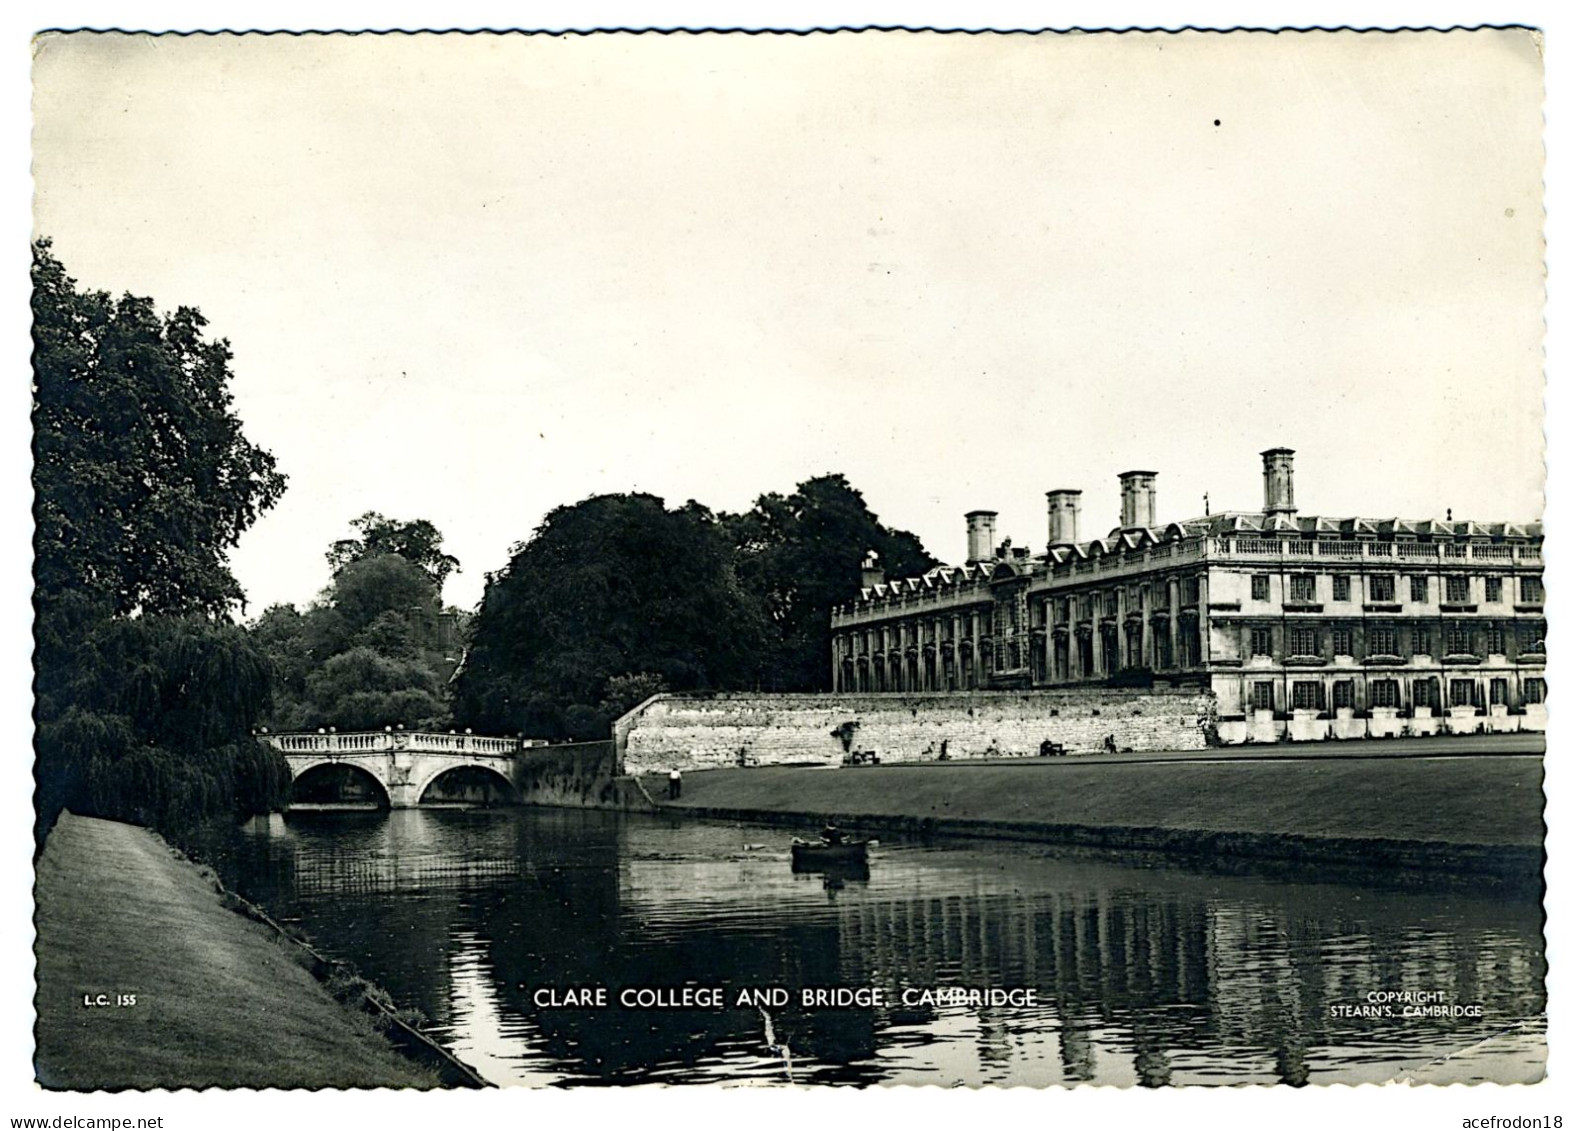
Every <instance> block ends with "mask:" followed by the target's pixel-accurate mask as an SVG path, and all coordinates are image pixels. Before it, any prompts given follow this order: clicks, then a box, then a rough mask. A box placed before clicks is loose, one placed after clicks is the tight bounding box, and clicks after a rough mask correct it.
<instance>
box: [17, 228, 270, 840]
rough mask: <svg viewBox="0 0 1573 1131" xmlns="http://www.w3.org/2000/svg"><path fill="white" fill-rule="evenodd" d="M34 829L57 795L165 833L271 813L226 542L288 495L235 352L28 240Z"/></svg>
mask: <svg viewBox="0 0 1573 1131" xmlns="http://www.w3.org/2000/svg"><path fill="white" fill-rule="evenodd" d="M32 279H33V296H32V308H33V431H34V441H33V455H34V462H33V491H34V504H33V516H34V521H35V527H34V535H33V551H34V566H33V569H34V609H35V614H36V615H35V621H34V633H35V641H36V645H37V647H36V649H35V653H34V664H35V674H36V680H35V701H34V714H35V722H36V724H37V739H36V747H37V756H38V760H37V767H36V769H37V777H38V803H39V806H38V816H39V826H38V828H39V832H40V834H42V832H43V831H46V830H47V829H48V828H49V827H50V826H51V825H52V824H53V822H54V818H55V816H56V815H57V814H58V812H59V810H60V808H61V807H62V806H67V805H69V806H72V807H74V808H77V809H79V810H80V811H82V812H85V813H94V814H98V815H101V816H106V817H116V818H120V819H125V820H132V821H138V822H141V823H148V824H156V825H159V826H161V827H165V828H166V829H167V828H168V827H170V825H171V824H172V823H183V822H188V821H195V820H202V819H205V818H207V817H212V816H218V815H221V814H244V813H254V812H260V811H264V810H266V809H268V808H270V807H275V806H277V805H278V804H279V803H280V802H281V801H282V793H281V790H282V789H284V788H286V787H287V783H288V770H287V769H286V768H285V766H284V763H283V761H282V759H280V758H279V757H278V756H277V755H276V754H275V753H274V752H273V751H271V750H269V749H266V748H264V747H262V746H260V745H259V744H258V743H256V742H255V741H253V740H252V738H251V736H250V734H251V727H252V724H253V722H254V721H255V719H256V717H257V715H258V713H259V712H260V711H261V710H262V709H263V706H264V704H265V703H266V701H267V698H268V694H269V682H268V667H267V664H266V661H265V660H264V659H263V658H262V656H261V654H260V653H259V652H257V650H256V649H254V648H253V647H252V646H251V644H250V643H249V641H248V640H247V639H246V638H245V636H244V635H243V634H242V633H241V632H240V631H239V630H238V629H236V628H234V627H233V626H231V625H229V624H227V623H224V621H223V617H224V616H225V614H227V613H228V611H229V610H230V609H232V608H233V607H234V606H236V605H237V604H239V603H241V601H242V594H241V591H240V587H239V585H238V584H237V583H236V581H235V579H234V576H233V575H232V574H231V573H230V571H229V567H228V564H227V561H226V553H227V551H228V550H229V549H230V548H231V547H233V546H234V545H235V543H236V542H237V540H238V539H239V537H240V535H241V534H242V533H243V532H244V531H245V530H246V529H247V528H248V527H250V526H251V525H252V523H254V522H255V521H256V520H257V518H258V516H260V515H261V513H262V512H263V511H264V510H266V509H267V508H268V507H271V506H272V505H273V504H274V503H275V502H276V501H277V500H278V498H279V496H280V495H281V494H282V492H283V490H284V477H283V476H282V475H281V474H279V472H278V471H277V469H276V467H275V465H274V460H273V457H272V456H271V455H269V454H268V453H267V452H266V451H263V450H262V449H260V448H258V447H256V446H255V445H253V444H252V443H250V442H249V441H248V440H247V439H246V438H245V436H244V435H243V434H242V432H241V426H240V421H239V419H238V418H237V417H236V416H235V415H234V413H233V412H232V411H231V397H230V393H229V380H230V371H229V361H230V352H229V347H228V345H227V344H226V343H225V342H223V341H208V340H205V339H204V338H203V337H202V331H203V329H204V328H205V326H206V322H205V321H204V319H203V318H202V315H201V314H200V313H198V312H197V311H196V310H193V309H190V308H186V307H182V308H180V309H179V310H176V311H175V312H174V313H173V314H170V315H166V316H160V315H159V314H158V313H157V311H156V310H155V309H154V307H153V303H152V301H151V300H150V299H146V298H137V297H134V296H131V295H125V296H122V297H121V298H119V299H112V298H110V296H109V295H107V294H104V293H101V292H87V291H82V290H79V289H78V288H77V285H76V283H75V281H74V280H73V279H71V278H70V277H69V276H68V275H67V274H66V272H65V268H64V267H63V266H62V265H61V264H60V262H59V261H58V260H56V259H55V258H54V256H53V254H52V252H51V250H50V245H49V243H48V241H39V242H38V243H36V244H35V245H34V247H33V267H32Z"/></svg>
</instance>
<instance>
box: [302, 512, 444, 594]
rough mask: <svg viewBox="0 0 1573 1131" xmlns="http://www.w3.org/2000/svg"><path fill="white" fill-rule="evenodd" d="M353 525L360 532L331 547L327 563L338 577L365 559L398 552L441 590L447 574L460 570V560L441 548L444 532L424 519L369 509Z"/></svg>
mask: <svg viewBox="0 0 1573 1131" xmlns="http://www.w3.org/2000/svg"><path fill="white" fill-rule="evenodd" d="M350 525H351V526H353V527H354V528H355V529H356V531H358V535H357V536H356V537H354V538H342V539H340V540H339V541H337V542H335V543H333V545H332V546H330V547H329V548H328V564H329V565H330V566H332V567H333V573H334V575H335V576H337V575H338V573H339V572H340V571H341V570H343V569H344V567H345V566H348V565H350V564H351V563H353V562H358V561H361V560H362V559H364V558H374V557H378V556H379V555H383V554H398V555H399V556H400V557H401V558H403V559H404V560H405V561H407V562H409V563H410V564H411V565H415V566H419V567H420V568H421V569H422V570H424V571H425V572H426V575H427V576H428V577H430V578H431V579H432V583H433V584H435V585H436V586H437V591H438V592H439V593H441V592H442V587H443V583H444V582H446V581H447V580H448V575H449V574H451V573H457V572H458V570H459V559H458V558H456V557H454V556H453V555H452V554H445V553H443V551H442V532H441V531H439V530H438V529H437V528H436V527H435V526H434V525H432V523H431V522H429V521H427V520H426V519H424V518H418V519H415V520H413V521H411V522H401V521H399V520H398V519H392V518H385V517H384V516H382V515H380V514H378V513H377V512H376V511H367V512H366V513H365V514H363V515H361V516H360V517H359V518H357V519H355V520H353V521H352V522H351V523H350Z"/></svg>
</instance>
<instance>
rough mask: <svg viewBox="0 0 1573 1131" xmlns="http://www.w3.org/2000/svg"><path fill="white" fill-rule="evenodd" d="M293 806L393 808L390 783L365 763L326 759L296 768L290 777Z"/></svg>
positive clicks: (290, 801)
mask: <svg viewBox="0 0 1573 1131" xmlns="http://www.w3.org/2000/svg"><path fill="white" fill-rule="evenodd" d="M289 803H290V805H291V806H292V807H293V806H297V805H335V804H338V805H343V804H366V803H371V804H375V805H376V806H377V808H379V809H389V808H392V804H393V802H392V799H391V798H390V797H389V795H388V786H387V783H386V782H384V781H383V780H382V779H381V778H380V777H378V776H377V775H376V774H375V773H373V772H372V771H371V770H369V769H367V768H366V767H365V766H360V765H357V764H356V763H354V762H347V761H341V760H336V759H335V760H330V759H324V760H323V761H321V762H316V763H314V764H312V765H310V766H307V767H305V768H304V769H301V770H297V771H296V772H295V775H294V777H292V778H291V779H290V786H289Z"/></svg>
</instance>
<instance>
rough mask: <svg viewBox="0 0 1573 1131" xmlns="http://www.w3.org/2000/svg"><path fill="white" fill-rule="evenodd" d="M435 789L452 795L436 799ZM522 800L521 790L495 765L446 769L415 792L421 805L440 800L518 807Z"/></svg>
mask: <svg viewBox="0 0 1573 1131" xmlns="http://www.w3.org/2000/svg"><path fill="white" fill-rule="evenodd" d="M433 790H438V792H447V793H450V794H451V795H452V796H448V797H433V796H432V791H433ZM520 800H521V798H520V796H519V790H518V788H517V787H516V786H515V785H514V784H513V782H511V781H509V780H508V778H507V777H506V776H505V775H504V774H502V773H501V772H499V771H498V770H497V769H495V768H493V767H491V766H484V765H477V764H475V763H464V764H461V765H456V766H445V767H443V768H442V769H439V770H437V771H436V772H435V773H433V774H431V775H430V776H429V777H427V778H426V780H425V781H424V782H422V783H421V785H420V788H419V789H418V790H416V792H415V803H416V804H417V805H426V804H431V803H434V802H439V801H455V802H465V803H470V804H481V805H517V804H519V802H520Z"/></svg>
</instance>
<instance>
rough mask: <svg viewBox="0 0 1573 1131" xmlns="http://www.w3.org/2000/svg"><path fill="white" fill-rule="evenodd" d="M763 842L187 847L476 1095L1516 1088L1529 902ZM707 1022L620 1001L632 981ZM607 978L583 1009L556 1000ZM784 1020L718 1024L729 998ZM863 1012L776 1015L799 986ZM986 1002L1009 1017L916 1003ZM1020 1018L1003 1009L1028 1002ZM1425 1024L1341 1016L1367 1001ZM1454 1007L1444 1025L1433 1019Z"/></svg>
mask: <svg viewBox="0 0 1573 1131" xmlns="http://www.w3.org/2000/svg"><path fill="white" fill-rule="evenodd" d="M789 839H790V837H789V834H787V833H784V832H783V831H782V830H779V829H769V828H761V827H757V826H738V825H735V824H731V823H723V822H713V821H698V820H681V821H679V820H676V819H670V818H665V817H656V816H648V817H646V816H620V815H615V814H604V813H596V812H584V811H575V810H554V809H498V810H475V811H453V810H421V809H415V810H404V811H398V812H392V813H389V812H381V813H311V814H292V815H290V816H289V817H288V818H287V819H285V818H281V817H274V818H272V819H270V820H266V821H260V820H259V821H255V822H252V823H251V824H250V825H247V826H245V827H243V828H242V829H240V830H237V831H234V832H233V833H230V834H225V835H223V836H221V837H217V838H216V839H212V840H210V841H209V842H208V843H206V844H205V845H203V846H201V850H202V853H203V855H204V856H205V857H206V858H208V859H209V860H210V861H211V862H212V863H213V864H214V865H215V867H216V868H217V870H218V871H219V872H220V874H221V875H222V876H223V878H224V880H225V882H226V883H228V884H229V885H231V886H232V887H234V888H235V889H236V890H238V891H240V892H242V893H243V894H245V895H247V896H248V897H249V898H251V899H253V900H255V901H257V902H259V903H261V904H263V905H264V906H266V907H267V908H268V909H269V910H270V911H272V912H273V913H274V914H275V915H276V916H278V917H280V918H282V919H284V920H286V921H291V922H296V923H299V925H300V926H301V927H303V928H304V930H305V931H306V932H307V934H309V935H310V936H311V938H312V939H313V941H314V942H315V943H316V944H317V945H318V946H319V947H320V948H321V949H322V950H324V951H325V952H327V953H328V954H330V955H332V956H334V957H337V958H342V959H347V960H349V961H351V962H353V963H354V964H355V966H356V967H357V968H358V969H359V970H360V972H361V973H362V974H364V975H365V976H366V977H368V978H370V979H371V980H372V981H374V982H376V983H377V984H379V985H381V986H382V987H384V988H385V989H386V990H388V991H389V992H390V993H391V994H392V995H393V997H394V999H395V1000H396V1001H397V1002H398V1003H399V1005H400V1006H402V1007H405V1008H410V1007H414V1008H415V1009H418V1010H419V1011H420V1012H421V1013H422V1014H424V1015H425V1017H426V1019H427V1020H426V1029H427V1031H428V1032H429V1033H430V1034H431V1035H432V1036H433V1037H434V1038H435V1039H437V1040H438V1041H440V1042H442V1043H443V1044H445V1045H446V1046H447V1047H449V1048H450V1049H451V1050H452V1051H453V1052H454V1053H456V1054H457V1055H458V1056H459V1057H460V1058H461V1059H463V1060H464V1061H466V1062H467V1063H469V1064H470V1065H472V1066H473V1067H474V1068H475V1069H476V1070H477V1071H479V1072H480V1073H481V1074H482V1075H483V1076H485V1077H486V1078H488V1079H490V1080H492V1081H494V1082H496V1083H499V1084H532V1085H541V1084H563V1085H568V1084H574V1085H577V1084H626V1083H652V1082H663V1083H704V1082H714V1081H731V1082H736V1081H744V1080H754V1081H764V1082H779V1083H785V1082H787V1081H789V1080H790V1081H794V1082H797V1083H834V1084H853V1085H857V1084H874V1083H902V1084H945V1085H951V1084H956V1083H962V1084H1031V1085H1044V1084H1055V1083H1063V1084H1073V1083H1082V1082H1091V1083H1099V1084H1140V1085H1149V1086H1153V1085H1165V1084H1235V1083H1275V1082H1287V1083H1292V1084H1299V1083H1306V1082H1310V1083H1332V1082H1349V1083H1354V1082H1359V1081H1366V1080H1374V1081H1380V1080H1388V1079H1393V1078H1395V1077H1402V1076H1405V1075H1406V1074H1412V1073H1418V1078H1420V1079H1429V1080H1452V1079H1464V1080H1470V1079H1494V1080H1500V1081H1509V1080H1534V1079H1537V1078H1539V1077H1540V1076H1541V1075H1542V1074H1543V1071H1544V1060H1545V1029H1544V1023H1543V1016H1544V1010H1545V958H1544V945H1543V941H1542V931H1541V927H1542V914H1541V910H1540V905H1539V902H1538V898H1536V897H1535V896H1532V895H1528V894H1522V893H1521V894H1517V895H1515V894H1504V893H1501V892H1493V891H1485V890H1481V889H1472V888H1468V887H1461V886H1459V885H1456V884H1442V883H1439V882H1433V881H1424V880H1418V881H1417V880H1414V879H1412V878H1411V879H1410V880H1408V881H1407V882H1403V883H1395V882H1392V881H1391V879H1390V878H1385V879H1379V878H1376V877H1371V878H1350V877H1349V876H1347V875H1343V876H1339V877H1337V878H1331V877H1326V876H1323V877H1320V878H1316V877H1312V878H1307V877H1306V876H1305V874H1304V870H1303V869H1302V870H1301V871H1300V873H1299V874H1298V875H1296V876H1295V877H1294V878H1292V879H1291V878H1287V877H1284V876H1282V875H1279V876H1274V875H1272V874H1268V873H1265V872H1262V871H1259V870H1251V869H1245V870H1242V869H1241V867H1240V866H1239V865H1234V866H1232V867H1231V870H1230V871H1228V872H1223V871H1217V870H1210V869H1207V868H1204V867H1201V866H1195V865H1185V864H1180V863H1176V862H1174V861H1173V860H1165V859H1161V858H1156V857H1145V858H1137V859H1132V858H1131V857H1129V856H1128V855H1127V856H1123V857H1122V856H1116V855H1113V854H1108V853H1090V852H1085V851H1076V850H1069V849H1059V848H1053V847H1050V846H1043V845H1032V844H1019V843H1012V842H1005V841H947V842H943V843H941V842H935V843H930V844H924V843H917V842H899V841H885V842H884V843H882V844H880V845H879V846H878V847H877V848H875V849H874V850H873V851H872V853H871V856H872V865H871V867H870V869H869V871H868V873H867V878H866V879H862V878H857V877H848V876H834V875H823V874H815V873H809V874H802V875H797V874H794V873H793V872H792V870H791V867H790V862H789V859H788V852H787V848H786V845H787V843H788V842H789ZM685 985H686V986H689V987H690V988H692V989H699V988H705V989H717V988H719V989H720V990H721V991H722V992H723V995H724V999H725V1002H726V1004H725V1005H723V1006H722V1007H721V1008H714V1009H710V1008H705V1009H657V1008H633V1009H629V1008H622V1007H620V1006H619V1005H618V1004H617V1003H618V1000H619V997H620V996H621V992H622V991H623V990H625V989H628V988H630V987H639V988H647V989H649V988H662V989H665V990H668V991H670V990H672V989H674V988H677V987H682V986H685ZM597 987H600V988H604V989H605V991H606V994H607V999H608V1005H607V1006H606V1007H603V1008H593V1007H592V1008H574V1007H568V1008H565V1007H562V1006H561V1005H560V1004H557V1003H560V1002H562V1001H563V1000H564V999H565V998H567V996H568V994H567V991H568V990H570V989H589V990H591V991H592V992H593V989H594V988H597ZM745 987H746V988H750V989H757V988H761V987H782V988H786V989H787V990H788V991H790V993H791V994H792V1001H791V1002H790V1003H788V1004H786V1005H784V1006H781V1005H774V1006H771V1007H770V1008H760V1007H757V1006H745V1007H737V1006H735V1005H733V1004H732V1003H733V1001H735V999H736V997H737V994H738V992H739V991H740V990H741V989H743V988H745ZM804 987H809V988H825V987H849V988H853V989H862V990H864V991H865V994H866V993H867V992H868V991H870V990H872V989H874V988H876V987H877V988H879V990H880V992H881V993H882V995H883V996H884V1001H883V1003H882V1004H879V1005H863V1006H856V1005H854V1006H852V1007H849V1008H812V1009H810V1008H803V1007H802V1005H801V1003H800V998H799V996H798V995H799V992H800V991H801V990H802V989H803V988H804ZM956 988H961V989H983V988H995V989H1008V990H1015V991H1018V992H1017V993H1016V995H1015V999H1016V1001H1015V1004H1011V1003H1010V1002H1005V1003H1001V1004H987V1003H981V1004H980V1003H976V1002H973V1001H967V1000H960V1001H936V1000H934V999H933V998H932V996H928V997H926V996H924V994H923V991H925V990H935V989H941V990H945V989H956ZM1027 990H1031V991H1034V994H1035V1001H1033V1002H1032V1003H1030V1004H1029V1003H1026V1002H1025V1000H1024V999H1025V998H1026V996H1027V995H1026V994H1025V991H1027ZM1404 993H1408V994H1414V995H1424V996H1423V997H1421V998H1417V999H1414V1000H1412V1001H1411V1002H1410V1003H1409V1008H1414V1006H1415V1004H1416V1003H1417V1002H1418V1003H1424V1004H1427V1005H1429V1006H1431V1008H1432V1012H1436V1007H1437V1006H1443V1007H1447V1008H1446V1012H1447V1013H1449V1014H1452V1013H1458V1014H1461V1015H1460V1016H1428V1017H1414V1016H1410V1017H1405V1016H1403V1012H1404V1009H1405V1002H1404V1001H1403V1000H1402V999H1395V1000H1391V1001H1388V1002H1385V1003H1384V1004H1386V1005H1387V1008H1388V1009H1389V1010H1390V1011H1391V1013H1392V1014H1393V1015H1392V1016H1375V1017H1373V1016H1360V1015H1358V1014H1359V1013H1360V1012H1362V1010H1366V1011H1368V1010H1369V1007H1371V1006H1373V1005H1374V1004H1375V1003H1374V1001H1373V995H1378V996H1380V995H1386V994H1404ZM1454 1007H1459V1008H1454Z"/></svg>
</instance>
